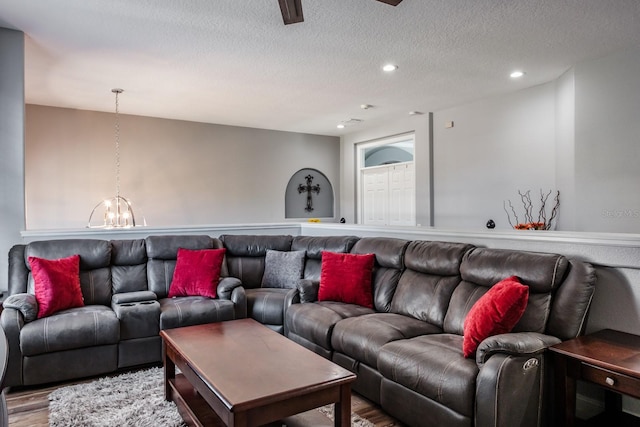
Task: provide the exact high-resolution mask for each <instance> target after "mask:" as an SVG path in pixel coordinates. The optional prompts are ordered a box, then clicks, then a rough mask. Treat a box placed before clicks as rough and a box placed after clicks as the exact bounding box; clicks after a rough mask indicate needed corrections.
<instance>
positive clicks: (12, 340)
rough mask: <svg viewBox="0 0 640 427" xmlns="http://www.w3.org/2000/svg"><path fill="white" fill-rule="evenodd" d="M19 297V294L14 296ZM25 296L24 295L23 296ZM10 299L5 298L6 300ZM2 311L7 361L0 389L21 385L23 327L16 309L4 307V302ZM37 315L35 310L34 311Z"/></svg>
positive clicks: (1, 322) (1, 323)
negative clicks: (6, 344) (21, 338)
mask: <svg viewBox="0 0 640 427" xmlns="http://www.w3.org/2000/svg"><path fill="white" fill-rule="evenodd" d="M17 295H21V294H16V296H17ZM24 295H26V294H24ZM9 298H10V297H8V298H7V300H8V299H9ZM2 305H3V310H2V315H0V326H1V327H2V329H3V330H4V334H5V336H6V337H7V343H8V348H7V351H8V352H9V360H8V362H7V369H6V370H5V377H4V382H3V383H2V387H10V386H18V385H22V350H21V349H20V331H21V330H22V328H23V327H24V325H25V319H24V315H23V314H22V312H21V311H20V310H19V309H18V308H13V307H6V300H5V302H4V303H3V304H2ZM35 312H36V313H37V312H38V310H37V308H36V309H35Z"/></svg>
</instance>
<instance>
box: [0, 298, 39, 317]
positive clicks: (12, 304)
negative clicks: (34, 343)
mask: <svg viewBox="0 0 640 427" xmlns="http://www.w3.org/2000/svg"><path fill="white" fill-rule="evenodd" d="M2 307H3V308H4V309H7V308H13V309H15V310H18V311H19V312H20V313H21V314H22V317H23V319H24V321H25V322H27V323H28V322H32V321H34V320H36V319H37V318H38V301H37V300H36V296H35V295H33V294H15V295H11V296H8V297H7V299H5V300H4V302H3V303H2Z"/></svg>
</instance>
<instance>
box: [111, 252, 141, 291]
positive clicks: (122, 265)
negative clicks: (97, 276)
mask: <svg viewBox="0 0 640 427" xmlns="http://www.w3.org/2000/svg"><path fill="white" fill-rule="evenodd" d="M111 282H112V288H113V293H114V294H119V293H123V292H136V291H146V290H147V289H148V285H147V248H146V245H145V241H144V239H134V240H112V241H111Z"/></svg>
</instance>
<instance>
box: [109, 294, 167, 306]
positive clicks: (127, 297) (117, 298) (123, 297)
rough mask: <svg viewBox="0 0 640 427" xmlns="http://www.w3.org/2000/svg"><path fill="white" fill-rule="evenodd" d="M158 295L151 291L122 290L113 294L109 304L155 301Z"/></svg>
mask: <svg viewBox="0 0 640 427" xmlns="http://www.w3.org/2000/svg"><path fill="white" fill-rule="evenodd" d="M157 299H158V296H157V295H156V294H155V293H154V292H151V291H136V292H122V293H119V294H113V296H112V297H111V304H128V303H132V302H142V301H156V300H157Z"/></svg>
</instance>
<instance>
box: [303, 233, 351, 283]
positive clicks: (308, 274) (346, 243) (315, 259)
mask: <svg viewBox="0 0 640 427" xmlns="http://www.w3.org/2000/svg"><path fill="white" fill-rule="evenodd" d="M358 239H359V238H358V237H356V236H320V237H314V236H295V237H294V238H293V242H292V243H291V250H292V251H306V252H307V255H306V261H305V265H304V272H303V275H302V278H303V279H309V280H320V271H321V269H322V252H323V251H329V252H338V253H349V252H351V248H353V245H354V244H355V243H356V242H357V241H358Z"/></svg>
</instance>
